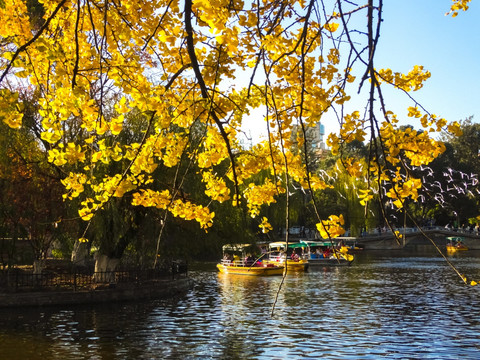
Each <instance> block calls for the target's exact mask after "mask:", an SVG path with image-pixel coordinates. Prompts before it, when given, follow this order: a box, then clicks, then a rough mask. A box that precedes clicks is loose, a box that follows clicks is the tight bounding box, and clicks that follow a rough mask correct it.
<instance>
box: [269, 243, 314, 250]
mask: <svg viewBox="0 0 480 360" xmlns="http://www.w3.org/2000/svg"><path fill="white" fill-rule="evenodd" d="M285 245H286V243H285V241H278V242H273V243H270V244H268V247H269V248H270V249H275V248H279V249H285ZM305 247H307V245H306V244H304V243H302V242H288V248H289V249H296V248H305Z"/></svg>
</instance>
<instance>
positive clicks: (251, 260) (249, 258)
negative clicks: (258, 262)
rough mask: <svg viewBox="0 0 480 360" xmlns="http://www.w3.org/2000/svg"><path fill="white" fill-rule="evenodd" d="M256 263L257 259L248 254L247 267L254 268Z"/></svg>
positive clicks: (246, 257) (246, 258)
mask: <svg viewBox="0 0 480 360" xmlns="http://www.w3.org/2000/svg"><path fill="white" fill-rule="evenodd" d="M254 261H255V259H254V258H253V256H252V255H251V254H248V255H247V256H245V266H252V265H253V262H254Z"/></svg>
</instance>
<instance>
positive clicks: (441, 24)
mask: <svg viewBox="0 0 480 360" xmlns="http://www.w3.org/2000/svg"><path fill="white" fill-rule="evenodd" d="M451 4H452V1H451V0H384V11H383V18H384V21H383V23H382V28H381V37H380V42H379V45H378V48H377V54H376V60H375V67H376V68H377V69H380V68H390V69H392V70H393V71H394V72H401V73H408V71H409V70H411V69H412V68H413V66H414V65H423V66H424V68H425V69H426V70H429V71H430V72H431V74H432V76H431V78H430V79H429V80H428V81H427V82H426V83H425V84H424V87H423V88H422V89H420V90H419V91H416V92H412V93H411V95H412V96H413V97H414V98H415V99H416V100H417V101H418V102H419V103H420V104H421V105H422V106H423V107H424V108H425V109H426V110H427V111H428V112H429V113H433V114H436V115H438V116H441V117H443V118H445V119H446V120H447V121H449V122H450V121H458V120H463V119H465V118H467V117H469V116H471V115H473V116H474V121H475V122H479V123H480V0H472V3H471V5H470V9H469V10H468V11H467V12H460V13H459V15H458V16H457V17H455V18H452V17H451V16H446V15H445V14H446V13H447V12H448V11H449V9H450V6H451ZM362 22H363V23H362V24H361V25H360V26H363V27H364V29H363V30H366V28H365V27H366V21H364V20H362ZM362 71H363V70H362ZM360 76H361V74H360ZM353 86H354V89H355V90H356V89H357V87H358V84H353ZM364 87H365V88H367V87H368V84H367V85H364ZM383 89H384V95H385V100H386V104H387V107H388V109H389V110H392V111H394V112H395V113H396V114H397V116H398V118H399V119H400V121H401V124H410V125H413V126H414V127H415V128H417V129H418V128H419V126H420V125H419V123H418V122H417V123H415V120H413V121H412V119H411V118H408V117H407V116H406V114H407V108H408V107H409V106H412V105H413V103H412V101H411V100H410V99H409V98H408V97H407V96H405V95H404V94H402V93H401V92H399V91H398V90H393V89H392V90H388V89H386V88H385V87H384V88H383ZM354 94H356V91H355V92H354ZM354 94H352V93H350V95H352V100H351V101H350V104H348V106H347V111H348V112H350V111H352V110H359V111H360V112H362V111H363V109H364V107H365V97H364V96H362V95H364V94H361V95H358V96H354ZM262 114H263V110H262V111H260V112H256V114H255V115H254V116H252V117H251V119H249V120H248V121H246V127H248V128H250V129H251V134H252V135H253V137H254V138H255V139H257V140H258V135H259V134H260V133H263V134H264V133H265V130H264V128H265V123H264V121H259V117H261V116H262ZM322 123H323V124H324V126H325V130H326V134H328V133H330V132H337V131H338V129H339V125H338V120H337V118H336V116H335V115H334V114H333V113H332V112H331V111H330V112H329V113H327V114H326V115H325V116H324V117H322Z"/></svg>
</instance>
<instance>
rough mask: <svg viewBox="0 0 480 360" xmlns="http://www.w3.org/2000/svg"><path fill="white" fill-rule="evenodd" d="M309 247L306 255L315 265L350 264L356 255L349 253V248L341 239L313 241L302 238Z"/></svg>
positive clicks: (312, 265) (310, 264)
mask: <svg viewBox="0 0 480 360" xmlns="http://www.w3.org/2000/svg"><path fill="white" fill-rule="evenodd" d="M300 242H301V243H303V244H305V245H306V247H307V251H306V257H307V259H308V264H309V266H311V267H314V266H346V265H347V266H348V265H350V264H351V263H352V262H353V260H354V256H353V255H352V254H349V253H348V250H349V248H348V247H347V246H344V245H343V243H342V242H341V241H339V242H333V241H312V240H301V241H300Z"/></svg>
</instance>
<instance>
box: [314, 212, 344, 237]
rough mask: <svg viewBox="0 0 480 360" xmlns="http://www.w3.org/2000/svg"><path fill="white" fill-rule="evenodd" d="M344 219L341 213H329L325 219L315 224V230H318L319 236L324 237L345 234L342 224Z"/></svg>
mask: <svg viewBox="0 0 480 360" xmlns="http://www.w3.org/2000/svg"><path fill="white" fill-rule="evenodd" d="M344 224H345V220H344V219H343V215H340V216H337V215H331V216H329V218H328V219H327V220H323V221H322V222H320V223H318V224H317V230H318V231H319V232H320V236H321V237H322V238H324V239H329V238H336V237H338V236H342V235H343V234H345V230H344V229H343V225H344Z"/></svg>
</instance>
